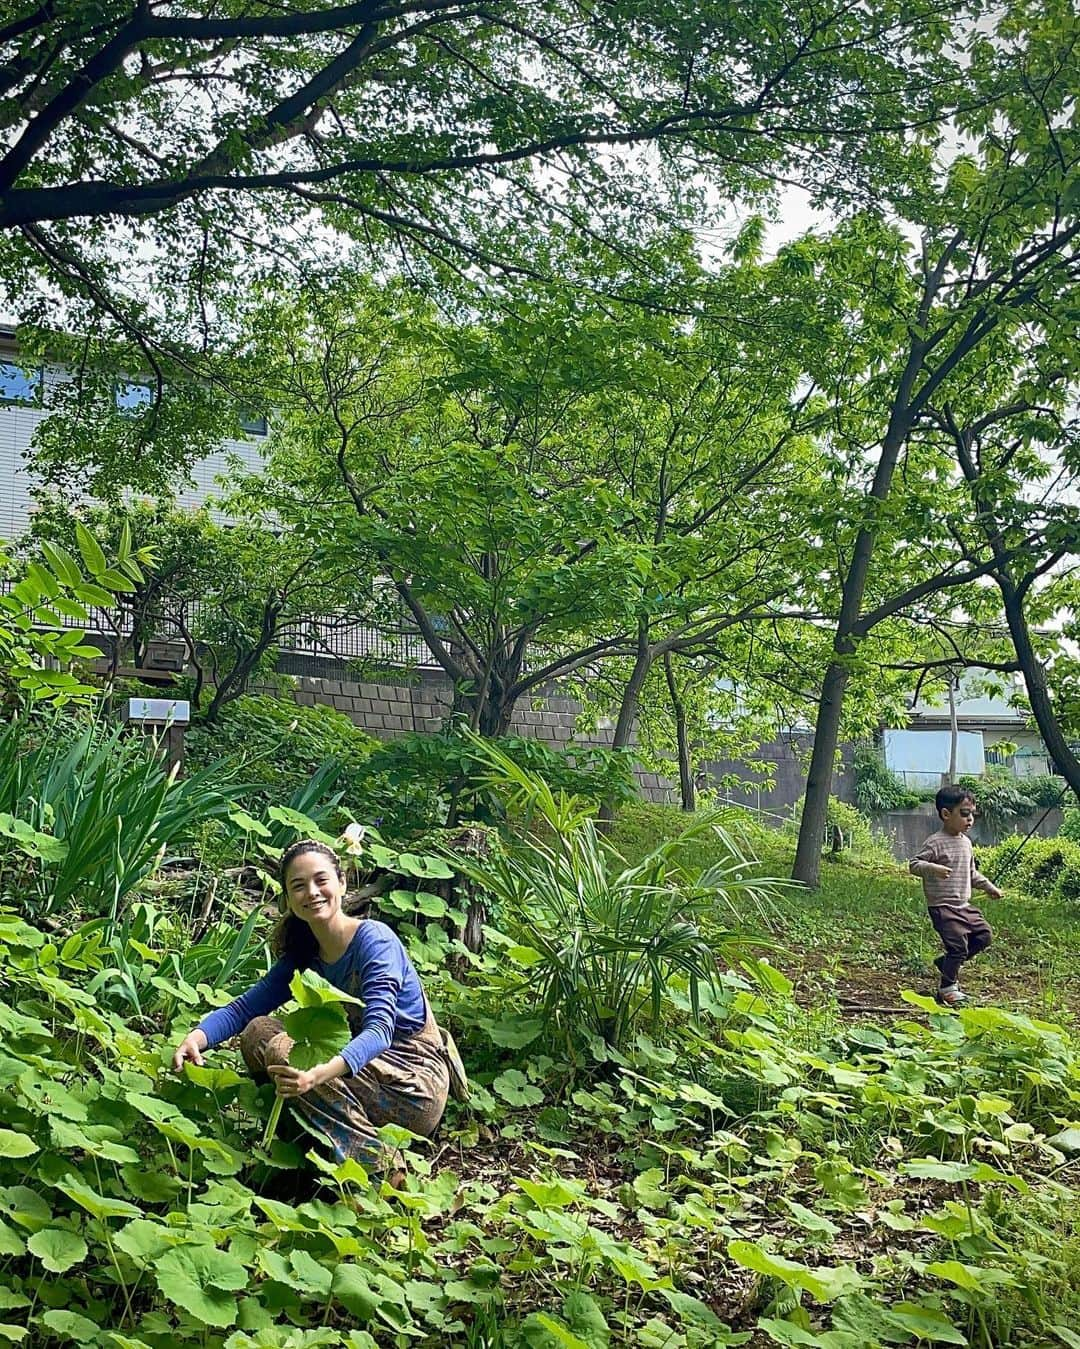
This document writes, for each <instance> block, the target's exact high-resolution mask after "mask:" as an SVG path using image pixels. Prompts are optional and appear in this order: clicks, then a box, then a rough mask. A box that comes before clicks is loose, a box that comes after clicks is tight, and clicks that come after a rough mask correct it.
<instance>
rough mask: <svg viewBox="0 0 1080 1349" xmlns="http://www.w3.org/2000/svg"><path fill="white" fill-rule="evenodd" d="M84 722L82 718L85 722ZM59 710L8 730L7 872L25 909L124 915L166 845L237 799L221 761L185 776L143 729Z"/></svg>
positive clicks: (0, 798)
mask: <svg viewBox="0 0 1080 1349" xmlns="http://www.w3.org/2000/svg"><path fill="white" fill-rule="evenodd" d="M76 725H77V724H76ZM72 730H73V724H72V723H71V722H70V721H69V720H64V719H61V718H59V717H58V718H57V719H56V724H55V732H56V733H55V734H52V733H50V729H49V726H48V725H47V724H43V723H41V722H33V721H27V720H26V719H23V718H19V719H16V720H14V721H12V722H9V723H8V725H7V726H5V727H3V728H2V729H0V866H2V868H3V870H2V873H0V876H2V881H3V884H4V887H5V888H6V889H8V890H9V891H10V892H11V893H15V894H18V896H19V899H20V902H21V904H22V906H23V907H24V909H25V910H27V911H29V912H35V913H49V912H52V911H53V910H55V909H65V908H68V907H69V906H74V907H76V908H83V909H85V910H86V911H89V912H92V913H98V914H105V913H109V912H111V913H112V914H113V916H114V917H115V915H116V913H117V911H118V910H119V909H120V908H121V907H122V904H123V901H124V900H125V898H126V896H127V895H128V894H129V893H130V892H131V891H132V890H133V889H134V888H135V887H136V886H137V885H138V884H139V883H140V882H141V881H142V880H144V879H145V877H146V876H148V875H149V874H150V872H151V871H153V869H154V867H155V866H156V865H157V862H158V859H159V857H160V855H161V854H162V852H163V851H164V850H165V849H168V848H170V847H175V846H176V844H177V843H178V842H180V841H182V840H189V839H190V838H191V837H192V836H193V834H194V832H195V831H196V830H197V829H198V828H201V827H203V826H204V825H205V824H206V823H207V822H208V821H214V820H221V819H223V818H224V817H225V816H226V815H227V813H228V809H229V802H228V800H227V798H226V796H225V794H224V792H223V791H222V787H223V785H225V784H224V783H223V781H222V776H223V775H222V772H221V770H220V768H219V767H218V766H217V765H211V766H208V767H206V768H204V769H202V770H201V771H200V772H194V773H189V774H188V775H187V776H186V777H183V778H177V777H176V776H175V775H174V774H171V773H169V772H167V771H166V769H165V766H164V763H163V761H162V759H161V756H160V754H159V753H158V752H157V751H156V749H155V748H154V746H153V745H152V744H151V743H150V742H148V741H147V740H145V739H144V738H143V737H142V736H138V735H128V734H125V733H124V731H123V730H120V729H115V730H109V729H108V728H103V727H101V726H100V725H98V724H95V723H90V724H88V725H85V726H83V727H81V728H79V729H78V733H77V734H76V735H74V737H73V736H72Z"/></svg>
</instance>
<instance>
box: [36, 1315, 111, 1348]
mask: <svg viewBox="0 0 1080 1349" xmlns="http://www.w3.org/2000/svg"><path fill="white" fill-rule="evenodd" d="M40 1320H41V1322H42V1323H43V1324H44V1325H47V1326H48V1327H49V1329H50V1330H51V1331H52V1332H53V1334H54V1335H59V1336H60V1338H61V1339H64V1340H74V1341H75V1343H76V1344H99V1343H100V1337H101V1333H102V1331H101V1327H100V1326H98V1325H97V1323H96V1322H94V1321H91V1320H90V1319H89V1318H88V1317H85V1316H80V1315H79V1314H78V1312H68V1311H52V1312H46V1313H45V1314H44V1315H43V1316H42V1317H40Z"/></svg>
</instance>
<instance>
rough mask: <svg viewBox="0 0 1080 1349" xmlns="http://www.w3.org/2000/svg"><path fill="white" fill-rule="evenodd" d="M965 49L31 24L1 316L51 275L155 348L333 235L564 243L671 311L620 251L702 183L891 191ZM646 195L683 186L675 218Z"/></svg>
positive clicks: (477, 254) (571, 29)
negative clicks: (863, 178)
mask: <svg viewBox="0 0 1080 1349" xmlns="http://www.w3.org/2000/svg"><path fill="white" fill-rule="evenodd" d="M978 12H979V6H978V5H977V4H973V5H972V6H971V7H970V9H969V8H968V7H962V8H960V9H958V10H956V11H954V14H953V22H954V23H955V24H956V25H957V26H958V28H960V27H962V26H963V25H964V24H965V23H966V22H967V21H968V20H969V19H973V18H974V17H975V16H976V15H977V14H978ZM950 31H951V30H950V28H949V26H948V25H947V24H946V23H943V22H942V20H941V17H940V11H939V9H938V8H937V7H936V6H934V5H932V4H930V3H929V0H920V3H917V4H912V3H905V4H903V5H901V4H898V3H890V4H886V5H877V6H875V7H874V9H873V11H869V10H866V9H864V8H859V7H855V8H853V7H851V6H850V5H847V4H840V3H837V4H832V5H827V6H825V7H824V8H823V7H822V6H820V5H818V4H817V3H814V4H810V3H807V0H758V3H756V4H754V5H753V6H751V7H744V8H742V9H728V10H725V11H724V12H723V15H722V17H721V16H720V14H719V11H716V10H715V9H710V10H708V11H706V10H704V9H700V8H698V7H696V6H689V7H688V6H687V5H686V4H685V3H682V2H681V0H662V2H660V3H656V4H652V5H649V6H647V7H642V6H641V5H640V4H638V3H635V2H631V0H613V2H612V3H607V4H605V5H602V6H596V5H583V4H574V3H564V2H563V0H545V2H544V3H534V0H501V2H500V3H499V4H497V5H492V4H487V3H482V2H480V3H478V2H476V0H353V2H352V3H349V2H346V0H302V2H301V3H297V4H293V5H290V6H288V7H286V8H282V7H281V6H279V5H277V4H272V3H263V2H262V0H257V2H256V3H252V4H247V3H245V4H238V3H233V2H232V0H230V3H226V4H220V3H218V2H217V0H214V2H213V3H211V2H210V0H187V3H184V4H181V5H174V4H169V5H166V4H164V3H161V2H160V0H100V3H98V4H95V5H94V6H93V7H88V6H87V5H86V4H85V3H83V0H49V2H48V3H41V2H40V0H14V3H12V4H9V5H8V6H7V7H6V10H5V15H4V19H3V22H2V23H0V69H2V78H0V92H2V94H3V96H4V100H3V104H2V107H0V132H2V133H3V135H4V137H5V139H4V144H3V152H2V154H0V231H4V232H6V236H7V240H6V244H5V245H4V247H3V250H2V253H0V272H2V273H3V274H4V276H5V278H6V281H7V284H8V288H9V294H8V295H7V296H6V297H5V298H6V300H7V301H8V304H9V307H10V304H11V302H12V300H13V299H14V300H15V301H17V302H18V304H19V307H20V309H23V308H24V307H25V308H29V309H31V310H34V309H36V310H37V312H41V306H36V305H34V304H33V303H29V302H28V290H29V287H28V280H29V277H30V275H31V274H32V273H33V272H35V271H36V272H38V273H39V274H41V273H44V275H45V276H47V277H48V278H49V282H50V285H51V287H54V288H59V289H60V290H61V291H64V292H66V293H67V294H68V295H69V296H71V297H76V296H83V297H89V298H90V299H91V300H92V301H93V302H94V304H95V305H96V306H97V307H98V308H99V310H100V311H101V313H102V314H103V315H106V316H109V317H110V319H111V321H112V323H114V324H115V325H116V326H117V328H118V329H119V330H121V331H127V332H129V333H133V334H137V335H139V336H140V338H141V339H142V340H144V341H146V342H147V343H148V345H153V343H154V341H155V340H156V337H155V334H160V333H170V332H171V333H172V334H173V335H176V334H177V333H178V332H183V331H185V329H186V327H187V325H188V324H189V323H190V324H191V328H192V329H193V330H194V331H195V332H203V333H204V334H205V333H206V332H207V330H208V328H210V327H212V326H213V325H214V323H215V322H216V320H217V317H218V316H217V315H216V313H215V308H214V306H215V298H216V297H217V296H218V295H219V294H220V293H221V292H222V290H224V291H226V292H229V291H233V290H235V284H236V275H237V270H238V264H239V262H240V260H243V261H244V262H245V267H244V268H243V270H251V271H255V272H258V271H259V270H260V269H262V268H265V267H267V266H272V265H273V263H272V261H271V259H272V258H273V257H275V256H276V257H277V258H278V259H279V260H286V259H288V258H289V257H290V256H292V257H293V258H295V256H296V254H297V250H298V248H299V247H300V245H301V243H302V242H303V240H305V239H309V238H310V237H311V236H312V235H313V234H314V235H320V234H321V235H322V237H323V238H324V239H325V232H324V231H321V230H319V229H318V228H316V227H314V225H313V217H315V216H321V217H322V221H323V222H324V224H325V226H327V227H329V230H330V231H342V232H344V233H346V234H351V235H352V236H353V237H354V238H358V239H360V240H361V241H363V242H364V243H365V245H368V246H374V247H375V248H376V249H377V250H382V249H383V248H384V247H387V246H390V245H393V246H394V247H398V246H400V247H402V248H403V249H404V251H405V252H406V254H407V255H409V256H411V257H412V258H414V259H416V258H420V259H423V258H425V257H426V258H429V259H432V260H433V261H434V262H435V263H436V264H437V265H439V266H443V265H446V266H449V267H450V268H451V269H453V270H455V271H460V270H462V269H478V270H479V271H482V272H486V273H488V274H491V273H492V272H516V273H518V274H529V275H537V274H543V273H544V272H545V263H544V258H543V253H542V249H540V250H538V249H537V248H536V242H535V237H534V236H535V231H536V230H537V229H540V230H541V232H547V231H550V230H553V231H555V232H561V231H564V232H565V233H567V234H568V235H571V236H580V237H581V238H583V239H588V240H590V241H591V245H592V247H593V248H594V249H595V250H597V251H598V252H599V253H600V254H602V255H604V256H606V257H608V258H614V259H617V260H618V265H620V266H623V267H624V268H625V271H624V275H623V277H622V280H623V281H624V282H626V283H628V284H630V285H632V286H636V287H642V286H643V287H645V288H646V289H650V288H652V287H653V286H654V285H655V284H659V285H660V286H661V287H662V285H663V278H662V277H661V278H660V280H659V282H658V283H657V281H656V278H654V277H652V276H650V275H649V269H648V268H645V269H642V268H641V267H639V265H638V263H636V262H635V261H634V256H633V254H634V249H633V247H632V246H631V247H629V249H626V248H625V246H626V245H632V244H633V243H634V241H635V240H636V241H637V242H640V236H641V229H640V227H641V222H642V220H643V218H644V217H645V216H646V215H648V214H651V213H652V211H653V209H654V208H655V209H661V210H662V209H667V210H670V211H672V212H680V211H683V210H685V209H686V208H687V207H688V205H689V202H690V198H691V196H692V194H691V193H688V192H687V190H686V185H687V184H688V183H691V182H692V181H693V180H694V177H695V175H696V174H697V172H698V170H699V169H701V168H705V169H707V171H708V173H709V176H710V178H711V181H712V184H713V185H714V187H715V188H717V189H718V190H719V191H720V192H721V193H722V194H724V195H725V196H726V195H731V194H733V193H734V192H742V191H743V190H744V189H745V188H747V186H749V187H750V189H751V190H757V189H758V188H760V186H761V185H762V184H763V183H764V182H765V181H767V180H768V179H769V178H770V177H772V176H786V177H790V176H792V175H798V176H800V177H801V178H803V179H804V180H805V181H807V182H808V183H810V184H814V185H816V186H817V187H820V188H821V189H822V190H826V189H834V188H835V185H836V183H837V182H839V181H845V182H850V181H851V180H852V179H853V178H855V177H857V176H858V174H859V173H860V172H865V171H866V169H867V166H869V165H874V166H876V171H877V172H879V173H880V172H882V171H885V172H888V173H891V174H895V173H896V171H897V170H898V169H899V166H900V159H901V155H900V152H899V147H900V145H901V143H902V139H903V137H904V135H905V133H909V132H911V131H913V130H914V131H916V132H918V131H920V130H921V129H922V128H925V127H927V126H928V125H932V124H933V123H934V121H935V120H936V118H937V117H938V116H939V109H940V108H941V106H942V105H943V104H944V105H946V106H951V105H955V104H957V103H962V102H963V101H964V94H963V86H964V83H965V79H966V76H965V74H964V63H963V60H962V53H961V52H960V51H959V50H955V49H954V48H953V47H952V45H951V44H950V42H949V40H948V39H949V35H950ZM639 147H651V149H650V150H649V151H648V153H645V151H644V150H643V149H640V148H639ZM650 177H656V178H664V177H666V179H667V181H668V184H669V187H670V193H669V195H668V196H667V200H666V205H664V204H663V203H662V202H661V199H660V195H657V196H654V195H653V194H652V193H651V192H650V191H649V189H648V188H647V187H646V182H647V180H648V179H649V178H650ZM643 188H644V189H645V190H644V191H643ZM301 251H302V250H301ZM121 255H122V256H124V259H125V266H126V268H127V269H128V272H127V276H126V278H125V279H126V280H128V281H130V280H131V279H132V277H133V275H135V274H136V273H137V272H138V271H139V270H142V271H143V272H144V275H146V276H147V277H153V278H154V279H155V280H156V282H157V285H158V286H159V287H160V288H161V291H160V292H159V293H169V292H171V293H172V294H173V297H174V298H173V301H172V303H171V304H170V305H168V306H158V307H156V309H157V312H156V313H155V307H154V306H151V305H148V304H147V303H145V298H146V297H147V296H148V295H149V293H150V289H151V288H150V286H148V285H146V286H144V287H143V288H142V289H143V298H142V299H140V300H139V301H135V302H133V301H131V300H130V299H129V298H128V294H129V292H128V290H127V287H126V286H124V285H121V284H118V278H117V277H116V275H115V271H114V268H115V260H116V259H117V257H118V256H121ZM653 261H655V259H653ZM655 293H657V294H659V293H662V292H661V291H657V292H655Z"/></svg>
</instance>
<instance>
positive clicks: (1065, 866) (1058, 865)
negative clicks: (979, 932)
mask: <svg viewBox="0 0 1080 1349" xmlns="http://www.w3.org/2000/svg"><path fill="white" fill-rule="evenodd" d="M980 804H981V803H980ZM979 866H980V869H981V870H982V871H983V872H984V873H985V874H986V875H988V876H991V877H992V878H994V879H995V880H996V879H997V878H998V877H999V876H1000V881H999V882H998V883H999V884H1000V885H1002V886H1008V887H1009V888H1010V889H1016V890H1019V891H1021V892H1022V893H1023V894H1026V895H1028V896H1029V897H1030V898H1031V899H1033V900H1036V901H1038V902H1040V903H1045V902H1053V901H1063V902H1067V903H1074V904H1075V903H1077V902H1080V843H1077V842H1075V841H1074V840H1073V839H1070V838H1069V837H1067V836H1065V835H1058V837H1057V838H1037V837H1036V838H1029V839H1028V840H1027V841H1026V842H1024V840H1023V838H1022V836H1021V835H1015V836H1013V837H1011V838H1006V839H1004V840H1003V841H1002V842H1001V843H999V844H998V845H997V847H996V848H992V849H990V850H988V851H987V852H985V853H981V854H980V857H979Z"/></svg>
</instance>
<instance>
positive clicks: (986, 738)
mask: <svg viewBox="0 0 1080 1349" xmlns="http://www.w3.org/2000/svg"><path fill="white" fill-rule="evenodd" d="M956 721H957V727H958V731H959V735H958V739H957V772H958V774H959V775H961V776H965V775H973V776H978V775H979V774H981V773H984V772H985V771H986V769H987V767H988V766H989V765H993V764H1004V765H1006V766H1007V767H1009V768H1010V769H1012V771H1013V772H1014V773H1015V774H1016V776H1017V777H1042V776H1046V775H1049V774H1052V773H1053V772H1054V771H1055V769H1054V765H1053V762H1052V760H1051V759H1050V756H1049V755H1048V754H1047V752H1046V746H1045V745H1044V744H1043V742H1042V739H1041V738H1040V736H1039V733H1038V731H1036V730H1033V729H1032V727H1031V717H1030V714H1029V713H1028V712H1027V711H1026V710H1024V709H1023V708H1022V707H1020V708H1017V707H1014V706H1013V705H1012V704H1011V703H1010V702H1009V700H1008V698H1007V697H1005V696H1002V695H999V694H996V693H991V692H988V691H987V690H986V689H985V688H983V687H982V686H981V683H980V679H979V676H978V675H977V674H976V673H972V674H970V675H966V676H964V678H963V679H962V680H961V684H960V689H959V691H958V693H957V697H956ZM950 742H951V730H950V712H949V703H948V698H947V696H946V695H945V694H944V693H942V694H941V695H940V696H939V697H938V698H936V699H935V700H934V701H932V702H931V701H928V700H921V701H919V702H917V703H916V704H915V706H914V707H913V708H912V710H911V715H910V719H909V721H908V725H907V726H906V727H904V728H903V729H890V730H885V731H883V732H882V744H883V747H884V751H885V766H886V768H889V769H891V770H892V771H893V772H894V773H896V774H897V775H898V776H899V777H901V778H902V779H903V780H904V782H905V783H906V784H907V785H908V786H909V787H937V786H939V785H940V783H941V782H942V780H943V777H944V775H946V774H947V773H948V770H949V755H950ZM998 746H1000V747H1001V748H997V747H998Z"/></svg>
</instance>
